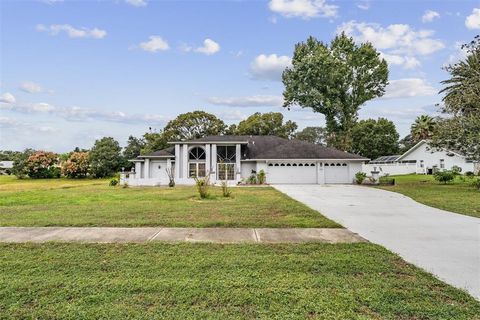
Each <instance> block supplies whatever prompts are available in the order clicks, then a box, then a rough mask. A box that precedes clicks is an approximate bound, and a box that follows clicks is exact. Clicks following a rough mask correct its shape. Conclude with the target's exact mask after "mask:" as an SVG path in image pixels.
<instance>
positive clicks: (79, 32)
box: [36, 24, 107, 39]
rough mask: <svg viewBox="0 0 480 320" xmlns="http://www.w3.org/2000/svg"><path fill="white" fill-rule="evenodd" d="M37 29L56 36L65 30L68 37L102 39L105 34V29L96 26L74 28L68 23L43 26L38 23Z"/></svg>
mask: <svg viewBox="0 0 480 320" xmlns="http://www.w3.org/2000/svg"><path fill="white" fill-rule="evenodd" d="M36 29H37V31H40V32H47V33H48V34H50V35H51V36H56V35H58V34H60V33H61V32H65V33H66V34H67V35H68V36H69V37H70V38H93V39H102V38H104V37H105V36H106V35H107V31H105V30H101V29H98V28H93V29H89V28H84V27H82V28H74V27H72V26H71V25H69V24H52V25H50V26H45V25H43V24H38V25H37V26H36Z"/></svg>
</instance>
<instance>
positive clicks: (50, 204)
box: [0, 176, 341, 228]
mask: <svg viewBox="0 0 480 320" xmlns="http://www.w3.org/2000/svg"><path fill="white" fill-rule="evenodd" d="M232 191H233V197H232V198H224V197H222V196H221V189H220V188H212V193H213V196H212V198H210V199H206V200H200V199H199V198H198V196H197V193H196V190H195V188H194V187H175V188H173V189H172V188H166V187H145V188H133V187H131V188H125V189H124V188H121V187H110V186H108V180H67V179H52V180H17V179H15V178H14V177H5V176H0V226H119V227H120V226H122V227H133V226H168V227H272V228H276V227H279V228H280V227H300V228H303V227H319V228H320V227H325V228H330V227H341V226H340V225H338V224H337V223H335V222H333V221H331V220H328V219H327V218H325V217H324V216H322V215H321V214H320V213H318V212H317V211H315V210H312V209H310V208H308V207H307V206H305V205H303V204H302V203H300V202H297V201H295V200H293V199H291V198H290V197H288V196H286V195H284V194H282V193H280V192H278V191H276V190H275V189H273V188H270V187H262V188H248V187H242V188H232Z"/></svg>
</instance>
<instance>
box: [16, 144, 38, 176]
mask: <svg viewBox="0 0 480 320" xmlns="http://www.w3.org/2000/svg"><path fill="white" fill-rule="evenodd" d="M34 152H35V150H33V149H25V150H24V151H23V152H20V153H18V154H17V155H16V156H15V158H14V159H13V168H12V173H13V174H14V175H15V176H16V177H17V178H18V179H23V178H25V177H26V176H27V174H28V170H27V167H26V162H27V160H28V158H29V157H30V155H32V154H33V153H34Z"/></svg>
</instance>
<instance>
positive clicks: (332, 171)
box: [323, 162, 352, 183]
mask: <svg viewBox="0 0 480 320" xmlns="http://www.w3.org/2000/svg"><path fill="white" fill-rule="evenodd" d="M323 167H324V170H325V183H352V181H350V179H349V176H348V164H347V163H343V162H338V163H337V162H335V163H325V164H324V165H323Z"/></svg>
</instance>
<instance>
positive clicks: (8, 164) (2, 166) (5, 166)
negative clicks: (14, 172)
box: [0, 161, 13, 174]
mask: <svg viewBox="0 0 480 320" xmlns="http://www.w3.org/2000/svg"><path fill="white" fill-rule="evenodd" d="M12 168H13V161H0V174H3V173H6V172H7V170H10V169H12Z"/></svg>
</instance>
